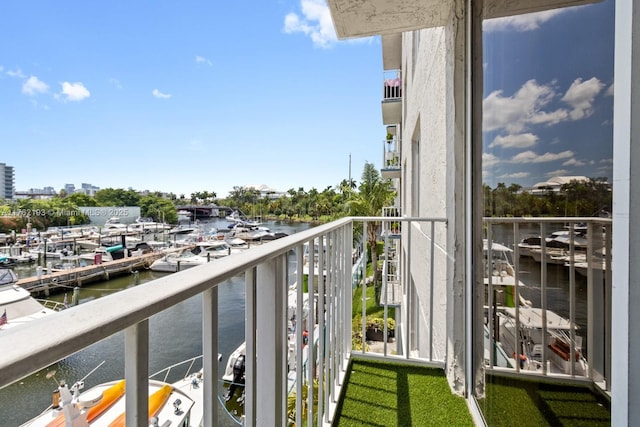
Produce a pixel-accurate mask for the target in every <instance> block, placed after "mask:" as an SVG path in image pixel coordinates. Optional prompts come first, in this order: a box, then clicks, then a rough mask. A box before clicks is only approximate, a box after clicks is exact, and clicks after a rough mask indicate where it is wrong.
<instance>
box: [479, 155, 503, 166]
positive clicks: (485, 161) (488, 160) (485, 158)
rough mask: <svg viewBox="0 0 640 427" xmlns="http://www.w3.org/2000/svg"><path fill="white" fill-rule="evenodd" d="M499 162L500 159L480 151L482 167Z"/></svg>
mask: <svg viewBox="0 0 640 427" xmlns="http://www.w3.org/2000/svg"><path fill="white" fill-rule="evenodd" d="M498 163H500V159H499V158H498V157H497V156H495V155H493V154H491V153H482V167H485V168H486V167H490V166H494V165H497V164H498Z"/></svg>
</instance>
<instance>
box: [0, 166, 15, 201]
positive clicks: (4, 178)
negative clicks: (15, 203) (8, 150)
mask: <svg viewBox="0 0 640 427" xmlns="http://www.w3.org/2000/svg"><path fill="white" fill-rule="evenodd" d="M15 191H16V187H15V176H14V171H13V166H9V165H7V164H5V163H0V199H4V200H13V196H14V193H15Z"/></svg>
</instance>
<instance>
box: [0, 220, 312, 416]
mask: <svg viewBox="0 0 640 427" xmlns="http://www.w3.org/2000/svg"><path fill="white" fill-rule="evenodd" d="M267 224H268V225H269V226H270V227H271V228H272V229H273V230H278V231H280V232H284V233H287V234H293V233H296V232H298V231H301V230H305V229H308V228H310V225H309V224H305V223H299V224H296V223H284V222H274V221H271V222H267ZM225 225H226V221H224V220H216V221H210V222H206V223H204V226H205V228H215V227H221V226H225ZM290 259H291V262H293V259H294V256H293V255H290ZM14 270H15V271H16V273H17V274H18V275H19V276H20V277H22V278H24V277H27V276H29V275H33V274H35V267H34V266H26V265H22V266H16V267H15V268H14ZM169 274H172V273H160V272H154V271H151V270H146V269H141V270H139V271H138V272H137V273H135V272H134V273H130V274H128V273H124V274H122V275H119V276H116V277H115V278H111V279H110V280H108V281H105V280H99V281H96V282H91V283H89V284H86V285H84V286H83V287H82V288H80V289H79V290H78V304H80V305H81V304H84V303H87V302H89V301H93V300H95V299H99V298H101V297H103V296H107V295H111V294H113V293H114V292H119V291H121V290H123V289H127V288H131V287H135V286H138V285H140V284H144V283H148V282H150V281H153V280H155V279H159V278H163V277H165V276H167V275H169ZM292 274H293V273H292ZM290 280H292V281H293V280H295V278H294V277H291V278H290ZM244 296H245V284H244V275H239V276H236V277H232V278H231V279H229V280H227V281H226V282H225V283H224V284H222V285H221V286H220V287H219V320H218V334H219V337H220V338H219V343H218V351H219V352H220V354H222V355H223V360H224V361H226V360H227V357H228V356H229V355H230V354H231V353H232V352H233V351H234V350H235V349H236V348H237V347H238V346H239V345H240V344H241V343H242V342H243V341H244V317H245V313H244V310H245V298H244ZM49 299H51V300H54V301H58V302H62V301H63V300H64V294H63V293H52V294H51V296H50V298H49ZM72 309H73V308H71V310H72ZM201 319H202V296H201V295H197V296H194V297H192V298H190V299H188V300H186V301H184V302H181V303H179V304H177V305H175V306H174V307H171V308H170V309H168V310H165V311H163V312H161V313H158V314H157V315H154V316H152V317H151V318H150V319H149V341H150V342H149V353H150V362H149V363H150V371H151V372H157V371H159V370H161V369H163V368H165V367H167V366H170V365H172V364H174V363H177V362H180V361H183V360H186V359H189V358H193V357H197V356H199V355H201V354H202V344H201V337H202V320H201ZM103 362H104V363H103ZM98 365H100V368H99V369H97V370H96V371H95V372H94V373H92V374H91V375H90V376H89V377H88V378H87V379H86V380H85V383H86V387H87V389H89V388H91V387H93V386H94V385H97V384H101V383H107V382H111V381H115V380H118V379H120V378H123V376H124V334H123V333H117V334H115V335H112V336H110V337H108V338H106V339H104V340H102V341H100V342H97V343H95V344H93V345H91V346H89V347H87V348H86V349H84V350H82V351H80V352H78V353H75V354H73V355H71V356H69V357H66V358H64V359H63V360H61V361H59V362H57V363H55V364H54V365H52V366H50V367H48V368H46V369H43V370H42V371H40V372H38V373H36V374H34V375H31V376H29V377H27V378H24V379H23V380H21V381H19V382H17V383H15V384H13V385H11V386H9V387H6V388H3V389H1V390H0V401H1V402H2V405H0V417H1V419H2V420H3V425H7V426H20V425H22V424H23V423H25V422H26V421H27V420H29V419H31V418H33V417H35V416H37V415H38V414H39V413H40V412H42V410H43V409H44V408H46V407H47V406H48V405H50V403H51V392H52V390H54V389H55V388H56V384H55V382H54V381H53V380H52V379H47V378H46V374H47V373H48V372H50V371H51V370H56V371H57V374H56V377H57V378H58V379H59V380H60V379H64V380H66V381H68V382H69V383H73V382H74V381H77V380H78V379H80V378H82V377H84V376H85V375H87V373H89V372H90V371H92V370H93V369H95V368H96V367H97V366H98ZM221 365H222V364H221ZM222 370H223V367H222V366H220V371H221V372H222ZM223 393H224V388H223V384H222V379H220V384H219V390H218V394H219V395H222V394H223ZM219 423H220V425H222V426H235V425H237V424H236V422H235V421H234V420H233V419H232V417H230V415H229V414H227V413H225V412H224V411H222V413H221V414H220V415H219Z"/></svg>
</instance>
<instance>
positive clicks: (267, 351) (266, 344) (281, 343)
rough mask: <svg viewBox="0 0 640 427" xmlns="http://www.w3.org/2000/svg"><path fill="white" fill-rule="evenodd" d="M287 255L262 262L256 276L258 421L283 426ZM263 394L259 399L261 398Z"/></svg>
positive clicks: (285, 401) (285, 392)
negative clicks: (257, 302)
mask: <svg viewBox="0 0 640 427" xmlns="http://www.w3.org/2000/svg"><path fill="white" fill-rule="evenodd" d="M285 262H286V258H285V256H283V255H280V256H278V257H276V258H274V259H272V260H268V261H265V262H263V263H261V264H259V265H258V268H257V277H256V298H257V301H260V304H257V307H256V314H257V316H256V321H257V328H256V329H257V331H256V332H257V336H256V352H257V354H256V372H255V374H256V375H255V376H256V389H255V394H254V397H255V398H256V400H257V402H256V416H257V418H256V421H257V424H258V425H274V426H275V425H282V424H284V423H285V421H286V416H287V412H286V403H287V374H286V372H287V371H286V364H287V357H286V355H287V353H286V352H285V351H284V349H286V348H287V337H286V328H287V316H286V310H287V281H286V265H285ZM258 397H259V398H258Z"/></svg>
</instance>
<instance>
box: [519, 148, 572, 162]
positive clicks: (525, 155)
mask: <svg viewBox="0 0 640 427" xmlns="http://www.w3.org/2000/svg"><path fill="white" fill-rule="evenodd" d="M571 157H573V151H571V150H567V151H563V152H561V153H544V154H537V153H535V152H533V151H523V152H522V153H520V154H517V155H515V156H513V158H512V159H511V161H512V162H513V163H546V162H553V161H556V160H563V159H570V158H571Z"/></svg>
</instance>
